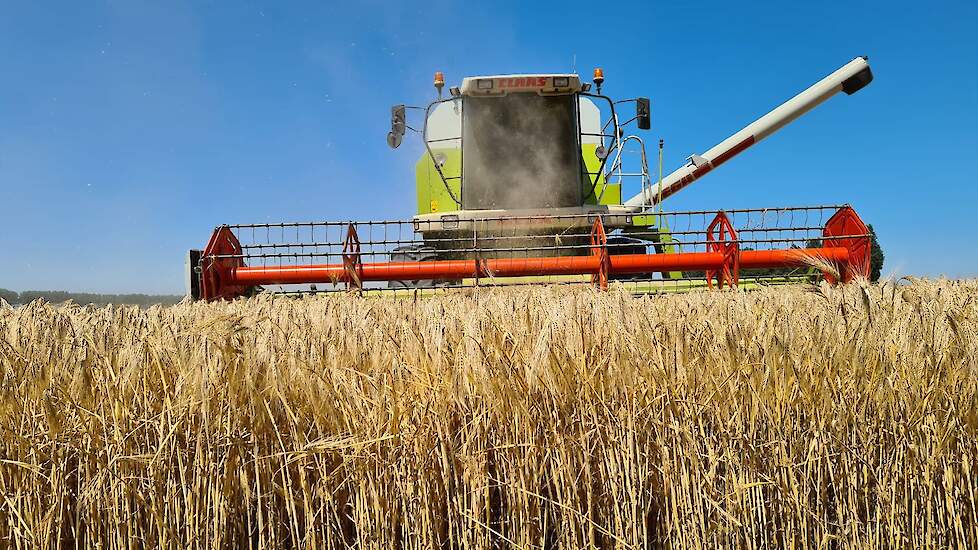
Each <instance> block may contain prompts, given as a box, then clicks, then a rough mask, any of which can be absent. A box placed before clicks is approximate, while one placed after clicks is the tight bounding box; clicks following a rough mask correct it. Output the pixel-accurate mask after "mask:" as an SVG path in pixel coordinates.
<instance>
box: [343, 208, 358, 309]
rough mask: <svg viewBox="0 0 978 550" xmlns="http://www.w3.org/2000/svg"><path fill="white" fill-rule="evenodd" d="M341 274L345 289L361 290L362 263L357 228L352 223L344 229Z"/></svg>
mask: <svg viewBox="0 0 978 550" xmlns="http://www.w3.org/2000/svg"><path fill="white" fill-rule="evenodd" d="M343 273H344V274H345V277H344V278H345V279H346V289H347V290H353V289H356V290H357V292H359V291H360V290H362V289H363V262H362V261H361V259H360V237H359V235H357V228H356V226H355V225H353V224H352V223H351V224H349V225H348V226H347V228H346V239H345V240H344V241H343Z"/></svg>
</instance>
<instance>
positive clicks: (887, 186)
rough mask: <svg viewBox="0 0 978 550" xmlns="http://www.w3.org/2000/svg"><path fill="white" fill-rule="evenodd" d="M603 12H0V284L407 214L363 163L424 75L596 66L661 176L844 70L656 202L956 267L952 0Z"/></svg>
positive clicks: (970, 217)
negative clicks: (280, 224) (639, 117)
mask: <svg viewBox="0 0 978 550" xmlns="http://www.w3.org/2000/svg"><path fill="white" fill-rule="evenodd" d="M334 4H336V5H334ZM419 6H423V8H422V7H419ZM614 7H615V9H613V10H606V9H604V7H603V5H602V4H601V3H595V2H586V3H581V4H579V5H574V4H573V3H570V2H559V3H553V4H550V5H545V4H544V3H536V2H512V3H511V2H479V3H471V5H463V4H455V3H449V2H439V1H433V2H424V3H417V2H410V3H405V4H403V5H400V6H398V5H394V3H387V2H376V3H369V2H343V3H333V2H315V3H308V4H301V3H283V2H268V3H260V2H226V3H225V2H199V3H183V2H159V3H141V2H128V1H126V2H123V1H120V2H94V3H87V4H85V5H83V3H81V2H64V3H60V4H58V3H49V4H45V5H44V6H42V5H41V3H39V2H22V3H11V2H9V1H5V2H0V52H2V55H0V287H6V288H11V289H14V290H28V289H68V290H76V291H96V292H152V293H179V292H182V289H183V283H182V270H183V253H184V251H185V250H186V249H188V248H191V247H202V246H203V245H204V244H205V241H206V239H207V237H208V236H209V233H210V231H211V230H212V229H213V227H214V226H215V225H218V224H220V223H233V222H259V221H266V220H267V221H280V220H296V219H301V220H308V219H349V218H366V219H370V218H403V217H409V216H410V215H412V214H413V213H414V186H413V164H414V162H415V160H416V158H417V154H418V151H419V148H418V147H417V145H416V144H411V145H409V146H406V147H402V148H401V149H399V150H397V151H391V150H389V149H388V148H387V146H386V144H385V141H384V136H385V133H386V132H387V129H388V125H389V107H390V105H392V104H395V103H409V104H421V103H424V102H426V101H427V100H429V99H430V98H431V97H432V95H433V90H432V88H431V75H432V73H433V71H435V70H441V71H444V72H445V74H446V77H447V78H448V80H449V81H450V83H457V82H458V81H459V80H460V79H461V77H463V76H465V75H475V74H496V73H514V72H549V71H568V70H570V69H571V68H572V67H573V64H574V61H575V60H576V66H577V69H578V71H579V72H581V73H582V74H585V75H586V74H589V73H590V69H591V68H592V67H594V66H601V67H603V68H604V70H605V75H606V77H607V83H606V85H605V91H606V92H608V93H609V94H611V95H613V96H617V97H626V96H627V97H632V96H636V95H647V96H651V98H652V103H653V120H652V124H653V127H652V130H651V131H650V132H649V133H648V137H649V140H648V141H650V142H652V143H654V142H655V140H656V139H658V138H660V137H661V138H664V139H665V140H666V162H665V167H666V171H667V172H668V171H671V170H672V169H673V168H676V167H677V166H679V165H680V164H681V163H682V160H683V159H684V158H685V157H686V156H687V155H689V154H690V153H701V152H703V151H705V150H706V149H708V148H709V147H711V146H713V145H714V144H716V143H717V142H719V141H720V140H721V139H723V138H724V137H726V136H727V135H729V134H730V133H732V132H733V131H735V130H737V129H739V128H741V127H742V126H743V125H745V124H747V123H748V122H750V121H751V120H753V119H754V118H756V117H757V116H759V115H761V114H763V113H765V112H767V110H769V109H770V108H772V107H774V106H775V105H777V104H778V103H780V102H782V101H784V100H785V99H787V98H789V97H790V96H792V95H793V94H795V93H797V92H798V91H800V90H802V89H804V88H805V87H807V86H808V85H810V84H811V83H813V82H814V81H816V80H818V79H819V78H821V77H822V76H824V75H826V74H828V73H829V72H831V71H833V70H834V69H836V68H837V67H839V66H841V65H842V64H844V63H846V62H847V61H849V60H851V59H852V58H853V57H855V56H857V55H868V56H870V64H871V65H872V67H873V72H874V73H875V75H876V80H875V81H874V82H873V83H872V84H871V85H870V86H869V87H867V88H866V89H864V90H862V91H861V92H859V93H858V94H856V95H854V96H851V97H846V96H837V97H835V98H833V99H832V100H830V101H829V102H828V103H826V104H825V105H824V106H822V107H821V108H819V109H817V110H815V111H813V112H812V113H810V114H808V115H807V116H805V117H804V118H802V119H801V120H799V121H797V122H796V123H794V124H793V125H791V126H789V127H788V128H786V129H785V130H783V131H781V132H780V133H778V134H776V135H775V136H772V137H771V138H769V139H768V140H765V141H764V142H763V143H761V144H758V145H757V146H755V147H754V148H753V149H751V150H750V151H748V152H746V153H744V154H743V155H742V156H740V157H738V158H737V159H736V160H735V161H731V162H730V163H728V164H726V165H724V166H723V168H722V169H718V170H717V171H716V172H714V173H712V174H710V175H709V176H707V177H705V178H704V179H702V180H700V181H699V182H697V183H695V184H694V185H692V186H690V187H689V188H687V189H686V190H684V191H683V192H682V193H680V194H678V195H676V196H675V197H674V198H672V199H670V201H669V203H668V204H667V207H668V208H669V209H671V210H674V209H700V208H736V207H748V206H779V205H804V204H828V203H838V202H851V203H852V204H853V205H854V206H855V207H856V209H857V211H858V212H859V213H860V215H861V216H862V217H863V218H864V219H865V220H866V221H868V222H870V223H872V224H873V225H874V226H875V228H876V229H877V232H878V234H879V236H880V240H881V242H882V244H883V247H884V250H885V252H886V255H887V265H886V267H885V269H884V273H896V274H898V275H905V274H918V275H940V274H947V275H950V276H976V275H978V245H976V244H975V236H974V234H975V231H974V223H973V221H974V219H975V217H976V209H978V137H976V136H978V131H976V129H978V85H976V84H978V8H976V4H975V2H974V1H973V0H971V1H969V2H878V3H861V2H808V3H784V2H767V3H764V2H746V3H745V2H733V3H732V2H717V3H710V2H701V3H690V4H686V3H678V2H635V3H628V2H624V3H616V4H615V5H614Z"/></svg>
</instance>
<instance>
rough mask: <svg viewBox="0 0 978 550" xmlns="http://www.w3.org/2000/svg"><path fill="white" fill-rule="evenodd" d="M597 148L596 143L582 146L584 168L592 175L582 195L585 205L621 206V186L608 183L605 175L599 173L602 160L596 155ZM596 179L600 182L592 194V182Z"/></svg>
mask: <svg viewBox="0 0 978 550" xmlns="http://www.w3.org/2000/svg"><path fill="white" fill-rule="evenodd" d="M597 148H598V145H597V144H596V143H585V144H583V145H581V158H583V159H584V166H585V167H586V168H587V171H588V172H589V174H591V175H589V176H588V177H587V178H585V180H584V191H583V192H582V193H581V195H582V196H583V197H584V204H621V184H620V183H607V182H606V181H605V177H604V174H598V173H597V172H598V170H600V169H601V159H599V158H598V157H597V156H596V155H595V154H594V151H595V149H597ZM595 177H597V178H598V182H597V185H595V186H594V192H593V193H591V182H592V181H594V178H595ZM588 179H590V181H588ZM598 199H600V201H599V200H598Z"/></svg>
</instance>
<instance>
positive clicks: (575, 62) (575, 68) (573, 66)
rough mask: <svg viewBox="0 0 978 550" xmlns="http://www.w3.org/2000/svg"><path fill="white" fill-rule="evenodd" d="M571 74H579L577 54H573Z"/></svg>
mask: <svg viewBox="0 0 978 550" xmlns="http://www.w3.org/2000/svg"><path fill="white" fill-rule="evenodd" d="M571 74H577V54H576V53H575V54H573V58H572V59H571Z"/></svg>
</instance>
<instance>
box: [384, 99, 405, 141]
mask: <svg viewBox="0 0 978 550" xmlns="http://www.w3.org/2000/svg"><path fill="white" fill-rule="evenodd" d="M404 111H405V109H404V105H395V106H393V107H391V131H390V132H388V133H387V145H389V146H390V148H391V149H397V148H398V147H400V146H401V140H402V139H403V138H404V128H405V127H406V124H407V123H406V122H405V118H404Z"/></svg>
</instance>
